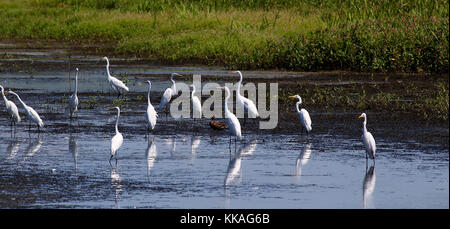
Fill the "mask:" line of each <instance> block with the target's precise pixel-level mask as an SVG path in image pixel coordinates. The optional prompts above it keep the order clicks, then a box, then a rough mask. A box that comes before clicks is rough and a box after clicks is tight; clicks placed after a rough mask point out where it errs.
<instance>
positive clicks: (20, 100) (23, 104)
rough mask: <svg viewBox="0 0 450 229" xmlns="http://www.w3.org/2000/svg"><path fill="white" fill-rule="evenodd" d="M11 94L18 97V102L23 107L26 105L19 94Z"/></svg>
mask: <svg viewBox="0 0 450 229" xmlns="http://www.w3.org/2000/svg"><path fill="white" fill-rule="evenodd" d="M11 94H13V95H15V96H16V97H17V99H19V102H20V103H21V104H22V106H23V107H26V106H27V105H26V104H25V103H24V102H23V101H22V99H20V97H19V95H18V94H16V93H11Z"/></svg>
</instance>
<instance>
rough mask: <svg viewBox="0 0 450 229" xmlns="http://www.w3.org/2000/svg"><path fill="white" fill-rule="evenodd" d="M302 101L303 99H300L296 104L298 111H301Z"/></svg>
mask: <svg viewBox="0 0 450 229" xmlns="http://www.w3.org/2000/svg"><path fill="white" fill-rule="evenodd" d="M301 103H302V102H301V101H298V102H297V103H296V104H295V109H297V113H300V104H301Z"/></svg>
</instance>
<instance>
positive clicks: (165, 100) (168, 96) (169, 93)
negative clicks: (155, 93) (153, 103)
mask: <svg viewBox="0 0 450 229" xmlns="http://www.w3.org/2000/svg"><path fill="white" fill-rule="evenodd" d="M170 99H172V88H167V89H166V90H165V91H164V94H163V96H162V97H161V102H160V103H159V109H160V110H161V108H163V107H164V105H166V104H167V103H168V102H170Z"/></svg>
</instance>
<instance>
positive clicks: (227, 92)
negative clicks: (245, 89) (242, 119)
mask: <svg viewBox="0 0 450 229" xmlns="http://www.w3.org/2000/svg"><path fill="white" fill-rule="evenodd" d="M229 98H230V90H228V88H227V87H225V117H227V116H228V113H230V111H229V110H228V99H229Z"/></svg>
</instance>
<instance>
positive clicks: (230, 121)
mask: <svg viewBox="0 0 450 229" xmlns="http://www.w3.org/2000/svg"><path fill="white" fill-rule="evenodd" d="M218 88H221V89H225V91H226V97H225V122H226V123H227V125H228V128H229V129H230V131H231V133H232V134H233V135H234V136H235V138H234V141H235V143H236V139H237V138H239V140H242V134H241V124H240V123H239V120H238V119H237V118H236V116H235V115H234V114H233V113H231V112H230V111H229V110H228V104H227V103H228V99H229V98H230V95H231V94H230V90H229V89H228V88H227V87H218ZM230 144H231V135H230Z"/></svg>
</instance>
